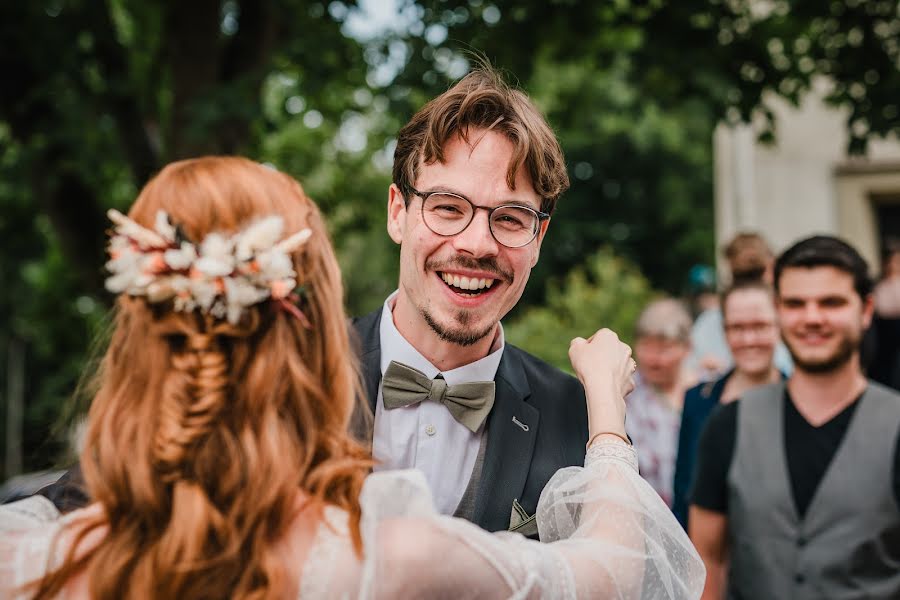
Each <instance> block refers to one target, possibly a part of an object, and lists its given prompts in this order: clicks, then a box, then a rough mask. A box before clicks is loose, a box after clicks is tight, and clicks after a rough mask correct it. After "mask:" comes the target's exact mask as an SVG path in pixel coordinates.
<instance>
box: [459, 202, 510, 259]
mask: <svg viewBox="0 0 900 600" xmlns="http://www.w3.org/2000/svg"><path fill="white" fill-rule="evenodd" d="M453 247H454V248H455V249H456V250H457V251H458V252H463V253H466V254H470V255H472V256H475V257H482V256H496V255H497V253H498V252H499V251H500V245H499V243H498V242H497V240H495V239H494V234H492V233H491V224H490V220H489V219H488V212H487V211H486V210H476V211H475V215H474V216H473V217H472V222H471V223H469V226H468V227H466V228H465V229H463V230H462V231H461V232H459V233H457V234H456V235H455V236H453Z"/></svg>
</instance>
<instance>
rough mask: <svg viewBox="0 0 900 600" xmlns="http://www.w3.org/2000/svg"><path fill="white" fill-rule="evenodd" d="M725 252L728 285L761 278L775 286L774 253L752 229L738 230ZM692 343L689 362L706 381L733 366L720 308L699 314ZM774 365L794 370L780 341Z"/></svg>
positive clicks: (786, 369)
mask: <svg viewBox="0 0 900 600" xmlns="http://www.w3.org/2000/svg"><path fill="white" fill-rule="evenodd" d="M722 254H723V255H724V257H725V262H726V264H727V265H728V274H729V275H730V276H731V281H730V282H729V285H733V284H735V283H738V282H742V281H761V282H763V283H766V284H768V285H772V266H773V263H774V260H775V255H774V254H773V253H772V249H771V248H770V247H769V245H768V243H766V241H765V240H764V239H763V237H762V236H761V235H760V234H758V233H756V232H752V231H743V232H740V233H738V234H737V235H735V236H734V237H733V238H731V239H730V240H729V241H728V243H727V244H725V246H724V247H723V248H722ZM691 346H692V349H691V354H690V356H689V357H688V361H687V365H688V367H689V368H690V369H692V370H694V371H696V372H697V373H698V375H699V376H700V378H701V379H703V380H713V379H717V378H718V377H720V376H721V375H722V374H724V373H725V372H727V371H728V370H729V369H731V368H732V367H733V366H734V358H733V357H732V356H731V351H730V350H729V348H728V340H727V339H725V329H724V327H723V326H722V310H721V308H720V307H713V308H710V309H708V310H705V311H703V312H702V313H700V314H699V315H698V316H697V319H696V321H695V322H694V325H693V328H692V329H691ZM775 366H777V367H778V368H779V369H780V370H781V371H782V372H784V373H790V372H791V368H792V365H791V357H790V354H789V353H788V351H787V348H785V347H784V344H782V343H781V341H780V340H779V342H778V343H777V345H776V346H775Z"/></svg>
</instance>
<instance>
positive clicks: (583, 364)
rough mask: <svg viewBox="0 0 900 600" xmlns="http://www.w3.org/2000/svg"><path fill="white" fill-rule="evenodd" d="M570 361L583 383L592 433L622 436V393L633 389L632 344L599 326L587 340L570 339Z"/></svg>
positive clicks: (624, 394)
mask: <svg viewBox="0 0 900 600" xmlns="http://www.w3.org/2000/svg"><path fill="white" fill-rule="evenodd" d="M569 360H570V361H571V362H572V367H573V368H574V369H575V373H576V375H578V379H580V380H581V383H582V385H584V390H585V394H586V396H587V405H588V419H589V421H590V423H589V426H590V430H591V435H592V436H593V435H594V434H595V433H596V432H601V431H607V432H612V433H615V434H617V435H620V434H621V435H624V433H625V396H627V395H628V394H629V393H630V392H631V390H632V389H634V381H633V379H632V376H633V375H634V370H635V364H634V361H633V360H632V358H631V347H629V346H628V344H626V343H624V342H622V341H621V340H619V336H618V335H616V333H615V332H614V331H612V330H610V329H601V330H599V331H598V332H597V333H595V334H594V335H592V336H591V337H590V338H589V339H587V340H586V339H584V338H580V337H579V338H575V339H574V340H572V343H571V344H570V345H569Z"/></svg>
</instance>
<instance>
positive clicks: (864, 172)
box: [713, 81, 900, 269]
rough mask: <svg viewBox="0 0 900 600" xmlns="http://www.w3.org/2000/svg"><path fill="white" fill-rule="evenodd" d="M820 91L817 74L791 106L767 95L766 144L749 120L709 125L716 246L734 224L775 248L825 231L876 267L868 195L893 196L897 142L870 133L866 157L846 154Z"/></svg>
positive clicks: (897, 190)
mask: <svg viewBox="0 0 900 600" xmlns="http://www.w3.org/2000/svg"><path fill="white" fill-rule="evenodd" d="M826 91H827V84H826V83H825V82H822V81H820V82H819V83H818V85H817V86H816V89H815V91H814V93H812V94H810V95H809V96H808V97H807V99H806V100H805V101H804V102H803V104H802V105H801V106H800V108H799V109H798V108H794V107H792V106H790V105H788V104H787V103H786V102H784V101H781V100H780V99H771V100H770V101H769V105H770V106H771V108H772V109H773V112H774V113H775V115H776V124H777V130H776V138H777V142H776V143H775V144H774V145H762V144H760V143H758V142H757V141H756V130H757V127H756V126H754V125H740V126H737V127H730V126H725V125H720V126H719V127H718V128H717V129H716V132H715V136H714V140H713V144H714V156H715V161H716V164H715V208H716V225H715V226H716V240H717V243H718V245H719V247H721V245H722V243H723V242H725V241H727V240H728V239H730V238H731V236H733V235H734V234H735V233H736V232H738V231H742V230H755V231H760V232H762V234H763V235H764V236H765V237H766V239H767V240H768V241H769V243H770V244H772V246H773V247H774V249H775V250H776V251H780V250H783V249H784V248H785V247H786V246H788V245H789V244H790V243H792V242H794V241H796V240H797V239H799V238H801V237H805V236H808V235H812V234H815V233H828V234H835V235H840V236H842V237H844V238H845V239H847V240H848V241H849V242H850V243H852V244H854V245H855V246H856V247H857V248H858V249H859V251H860V252H861V253H862V254H863V256H865V258H866V259H867V260H868V261H869V262H870V264H871V265H872V267H873V269H878V246H879V239H878V235H877V234H878V231H877V223H876V219H875V210H874V207H873V204H872V200H871V194H895V195H898V196H900V143H898V141H897V140H896V139H890V140H874V141H872V142H870V145H869V151H868V155H867V156H866V157H864V158H859V157H853V158H850V157H849V156H848V155H847V153H846V147H847V133H846V129H845V127H846V125H845V119H846V117H845V114H844V113H843V112H842V111H838V110H835V109H832V108H830V107H827V106H825V105H824V103H822V102H821V100H820V98H822V97H824V95H825V93H826ZM897 233H898V234H900V232H897ZM719 259H720V260H721V257H719Z"/></svg>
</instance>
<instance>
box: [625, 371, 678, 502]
mask: <svg viewBox="0 0 900 600" xmlns="http://www.w3.org/2000/svg"><path fill="white" fill-rule="evenodd" d="M635 383H636V385H635V388H634V391H633V392H631V393H630V394H629V395H628V397H627V398H625V404H626V417H625V431H626V432H627V433H628V435H629V437H631V441H632V443H634V449H635V450H636V451H637V455H638V464H639V465H640V471H641V475H642V476H643V477H644V479H646V480H647V482H648V483H649V484H650V485H651V486H653V489H655V490H656V492H657V493H658V494H659V495H660V496H661V497H662V499H663V500H664V501H665V503H666V504H667V505H669V506H672V483H673V480H674V477H675V455H676V453H677V452H678V429H679V427H681V409H680V408H675V407H673V406H672V405H671V404H669V403H668V402H667V401H666V399H665V398H663V397H662V396H661V395H660V394H659V392H658V391H656V389H654V387H653V386H652V385H650V384H649V383H647V382H646V381H643V380H642V379H641V377H640V374H636V375H635Z"/></svg>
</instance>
